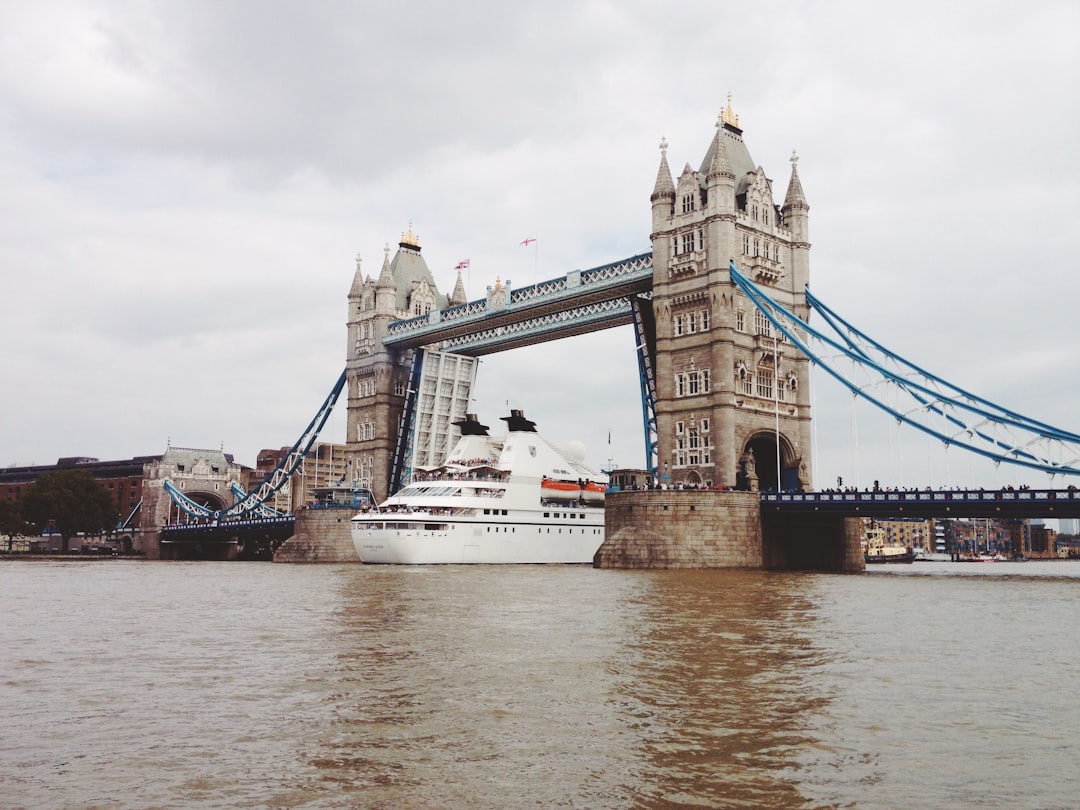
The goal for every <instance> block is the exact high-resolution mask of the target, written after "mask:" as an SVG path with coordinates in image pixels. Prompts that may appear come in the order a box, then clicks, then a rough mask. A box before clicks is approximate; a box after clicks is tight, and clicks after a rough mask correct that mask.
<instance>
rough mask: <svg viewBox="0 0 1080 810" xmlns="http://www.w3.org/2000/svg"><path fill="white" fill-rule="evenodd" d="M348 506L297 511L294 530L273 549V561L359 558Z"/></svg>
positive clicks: (344, 560)
mask: <svg viewBox="0 0 1080 810" xmlns="http://www.w3.org/2000/svg"><path fill="white" fill-rule="evenodd" d="M355 513H356V510H355V509H353V508H349V509H303V510H301V511H299V512H297V513H296V529H295V534H293V536H292V537H290V538H289V539H288V540H286V541H285V542H284V543H282V544H281V546H280V547H279V548H278V550H277V551H275V552H274V562H291V563H344V562H355V563H358V562H360V557H359V555H358V554H357V553H356V546H354V545H353V541H352V534H351V532H350V527H351V524H350V523H349V519H350V518H351V517H352V516H353V515H354V514H355Z"/></svg>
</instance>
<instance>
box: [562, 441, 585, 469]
mask: <svg viewBox="0 0 1080 810" xmlns="http://www.w3.org/2000/svg"><path fill="white" fill-rule="evenodd" d="M566 458H567V460H568V461H570V462H573V463H575V464H578V463H580V462H582V461H584V460H585V444H584V442H579V441H578V440H576V439H575V440H573V441H571V442H567V443H566Z"/></svg>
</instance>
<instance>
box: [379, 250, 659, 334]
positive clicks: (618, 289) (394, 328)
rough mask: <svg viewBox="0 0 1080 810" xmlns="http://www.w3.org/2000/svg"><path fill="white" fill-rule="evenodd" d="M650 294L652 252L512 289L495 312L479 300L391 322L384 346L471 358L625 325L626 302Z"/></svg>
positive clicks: (629, 316) (628, 312)
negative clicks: (439, 347) (434, 348)
mask: <svg viewBox="0 0 1080 810" xmlns="http://www.w3.org/2000/svg"><path fill="white" fill-rule="evenodd" d="M651 290H652V253H651V252H647V253H640V254H638V255H636V256H631V257H629V258H627V259H623V260H620V261H618V262H612V263H611V264H607V265H603V266H601V267H594V268H592V269H591V270H579V271H574V272H573V273H568V274H567V275H566V276H563V277H560V278H557V279H551V280H550V281H545V282H540V283H537V284H533V285H530V286H528V287H524V288H521V289H515V290H513V291H511V292H510V296H509V300H508V301H507V302H506V304H505V305H504V306H502V307H499V308H495V309H491V308H489V305H488V302H487V300H486V299H480V300H478V301H473V302H470V303H468V304H462V305H460V306H457V307H451V308H450V309H446V310H432V311H431V312H430V313H428V314H427V315H421V316H418V317H416V318H410V319H408V320H403V321H395V322H393V323H392V324H391V325H390V331H389V333H388V334H387V335H386V337H384V338H383V344H384V345H386V346H390V347H393V348H396V349H415V348H419V347H421V346H427V345H431V344H434V343H442V342H449V345H448V350H449V351H453V352H456V353H458V354H466V355H473V356H478V355H482V354H489V353H491V352H496V351H505V350H507V349H513V348H517V347H518V346H525V345H529V344H531V343H536V342H539V341H543V340H551V339H553V338H556V337H558V338H563V337H571V336H574V335H578V334H584V333H586V332H593V331H597V330H598V329H607V328H611V327H614V326H622V325H624V324H627V323H630V322H631V320H632V317H633V316H632V314H631V310H630V304H629V298H630V297H631V296H634V295H640V294H643V293H648V292H650V291H651Z"/></svg>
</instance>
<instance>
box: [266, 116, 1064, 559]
mask: <svg viewBox="0 0 1080 810" xmlns="http://www.w3.org/2000/svg"><path fill="white" fill-rule="evenodd" d="M790 163H791V168H790V174H789V177H788V181H787V186H786V191H785V193H784V196H783V199H782V201H781V202H777V200H776V198H775V195H774V187H773V180H772V179H771V178H770V176H769V175H768V174H767V173H766V172H765V170H764V169H763V168H762V167H761V166H760V165H758V164H756V163H755V162H754V161H753V159H752V158H751V156H750V152H749V149H748V147H747V145H746V143H745V142H744V140H743V130H742V129H741V127H740V126H739V123H738V119H737V117H736V116H735V115H734V113H733V112H732V110H731V105H730V100H729V102H728V106H727V108H726V109H725V110H724V111H723V112H722V113H721V115H720V117H719V119H718V120H717V122H716V126H715V131H714V133H713V135H712V137H711V138H710V140H709V144H708V147H707V149H706V151H705V155H704V157H703V159H702V161H701V162H700V164H699V165H698V168H696V169H695V168H693V167H691V165H690V164H689V163H687V164H685V165H684V167H683V169H682V170H681V171H680V172H679V173H678V174H677V175H675V174H673V173H672V171H671V169H670V166H669V164H668V144H667V142H666V141H664V140H662V141H661V143H660V161H659V166H658V169H657V175H656V180H655V183H654V186H653V189H652V193H651V195H650V198H649V199H650V204H651V210H652V223H651V234H650V240H651V250H649V251H647V252H644V253H639V254H637V255H634V256H630V257H628V258H625V259H621V260H618V261H613V262H610V263H608V264H604V265H601V266H599V267H594V268H591V269H587V270H571V271H568V272H567V273H565V274H564V275H562V276H559V277H557V278H554V279H550V280H548V281H543V282H540V283H536V284H532V285H529V286H526V287H522V288H520V289H514V288H512V287H511V284H510V283H509V282H506V283H505V284H504V283H502V282H501V281H499V280H496V282H495V284H493V285H492V286H490V287H488V289H487V293H486V295H485V296H484V297H483V298H481V299H479V300H476V301H471V302H470V301H468V300H466V296H465V292H464V285H463V283H462V279H461V272H460V266H459V268H458V277H457V283H456V284H455V286H454V289H453V290H452V291H451V292H450V293H449V294H444V293H442V292H440V291H439V289H438V287H437V285H436V283H435V280H434V277H433V276H432V274H431V272H430V270H429V268H428V266H427V263H426V260H425V259H424V258H423V256H422V252H421V246H420V239H419V237H418V236H417V235H416V234H415V233H414V232H413V229H412V226H411V225H410V227H409V230H408V232H406V233H403V234H402V237H401V241H400V242H399V243H398V249H397V251H396V253H395V254H394V256H393V258H391V255H390V248H389V246H387V247H386V248H385V250H384V256H383V263H382V267H381V268H380V271H379V273H378V276H377V277H376V278H373V277H372V276H371V275H365V274H364V272H363V271H362V263H361V260H360V259H359V258H357V262H356V270H355V274H354V277H353V282H352V285H351V287H350V290H349V294H348V320H347V335H348V337H347V341H348V351H347V360H346V367H345V371H344V372H343V374H342V377H341V378H340V379H339V381H338V383H337V385H336V386H335V389H334V392H333V393H332V396H331V397H330V398H328V401H327V403H325V404H324V406H323V409H322V411H321V412H320V414H321V415H320V416H319V417H317V419H316V421H318V427H321V423H322V421H324V420H325V415H326V414H327V413H328V412H329V409H330V408H332V407H333V403H334V402H336V400H337V396H338V394H339V393H346V397H347V403H348V417H347V437H346V443H347V449H348V455H349V459H350V465H351V469H352V477H353V480H352V483H353V485H355V486H357V487H361V488H364V489H368V490H371V491H372V492H373V493H374V495H375V497H376V498H377V499H379V500H382V499H383V498H385V497H386V496H387V495H388V494H389V493H391V492H394V491H396V490H397V489H399V488H400V487H401V486H402V485H403V484H405V483H407V482H408V480H409V478H410V474H411V467H412V465H414V464H415V465H431V466H434V465H437V464H439V463H441V462H442V460H443V459H444V458H445V456H446V455H447V453H448V452H449V450H450V449H451V448H452V446H453V444H454V443H455V441H456V439H457V434H456V428H455V427H454V422H457V421H459V420H460V419H461V418H462V417H463V416H464V415H465V413H466V410H467V408H468V406H469V402H470V401H471V399H472V398H473V397H472V393H473V391H472V388H473V382H474V379H475V373H476V362H477V361H476V358H477V357H479V356H481V355H485V354H490V353H493V352H499V351H508V350H512V349H515V348H518V347H521V346H526V345H532V344H536V343H541V342H544V341H549V340H555V339H560V338H564V337H570V336H574V335H580V334H585V333H588V332H593V331H597V330H601V329H607V328H611V327H615V326H621V325H625V324H633V326H634V339H635V343H634V346H633V347H630V346H628V347H627V348H628V354H629V352H630V350H631V349H632V350H633V351H634V352H635V354H636V360H637V363H638V371H639V377H640V380H641V408H642V425H643V434H644V451H645V452H644V465H643V466H644V467H645V468H646V470H647V471H648V474H649V475H650V476H651V478H652V481H653V483H654V488H653V489H651V490H649V491H647V492H626V493H616V494H615V496H609V500H608V509H607V514H608V521H607V523H608V525H607V539H606V540H605V543H604V547H602V548H601V552H600V553H598V555H597V564H599V565H668V564H670V565H691V566H709V565H718V566H725V565H739V566H766V567H768V566H772V567H790V566H796V567H825V568H834V569H849V568H859V567H861V563H862V558H861V554H860V553H858V536H857V531H856V529H855V528H854V523H853V522H852V521H853V519H854V518H856V517H857V516H859V515H862V514H866V512H865V511H864V510H866V509H867V508H871V509H872V510H877V509H878V508H879V507H880V508H889V509H891V508H894V507H895V508H903V509H907V508H910V507H912V506H913V505H918V506H919V507H920V508H922V509H924V511H925V510H926V509H930V508H931V507H933V508H938V507H941V508H945V509H948V508H953V507H958V506H959V505H960V501H961V500H963V502H964V503H965V504H967V505H968V506H972V507H974V505H975V500H976V499H972V500H971V501H970V502H969V501H967V500H966V499H956V498H953V499H951V500H952V504H951V505H949V504H945V503H944V500H943V501H942V503H940V504H939V503H937V502H935V501H934V500H933V499H929V500H926V501H925V502H924V501H923V500H922V499H921V498H915V499H913V501H911V502H907V501H906V499H898V500H896V501H895V502H890V499H885V500H884V501H882V502H881V503H879V502H878V500H877V499H876V498H871V499H868V500H866V501H862V500H861V499H858V498H853V499H843V498H841V499H840V500H836V499H833V498H832V497H828V498H825V499H822V498H821V497H820V495H821V493H814V487H813V481H812V463H811V462H812V459H811V437H810V426H811V417H812V414H811V400H810V369H811V366H812V365H813V366H817V367H820V368H821V369H822V370H823V371H825V372H826V373H828V374H830V375H832V376H834V377H836V378H837V379H839V380H841V382H842V383H843V384H844V385H846V386H847V387H848V388H849V389H850V390H851V391H852V392H853V394H854V395H855V396H861V397H864V398H865V399H866V400H867V401H870V402H872V403H873V404H874V405H876V406H877V407H879V408H880V409H881V410H883V411H885V412H887V413H889V415H890V416H891V417H893V418H895V419H896V420H897V421H898V422H902V423H904V424H907V425H909V426H911V427H913V428H914V429H916V430H921V431H923V432H925V433H927V434H929V435H931V436H933V437H935V438H937V439H938V440H940V441H942V442H944V443H946V444H947V445H949V446H955V447H959V448H962V449H965V450H967V451H970V452H972V453H976V454H979V455H982V456H984V457H989V458H991V459H993V460H995V461H996V462H1002V463H1007V464H1017V465H1020V466H1023V467H1026V468H1028V469H1039V470H1044V471H1046V472H1049V473H1052V474H1061V475H1080V436H1078V435H1077V434H1074V433H1071V432H1068V431H1064V430H1059V429H1056V428H1052V427H1050V426H1048V425H1045V424H1042V423H1040V422H1038V421H1036V420H1032V419H1028V418H1025V417H1022V416H1020V415H1018V414H1015V413H1013V412H1011V411H1008V410H1007V409H1004V408H1000V407H999V406H995V405H993V404H992V403H989V402H987V401H986V400H983V399H980V398H978V397H976V396H974V395H972V394H969V393H968V392H965V391H963V390H961V389H959V388H957V387H956V386H952V385H950V384H949V383H947V382H946V381H944V380H942V379H940V378H938V377H934V376H933V375H930V374H929V373H928V372H925V371H924V370H923V369H921V368H920V367H918V366H916V365H914V364H912V363H909V362H908V361H906V360H904V359H903V358H900V357H898V356H897V355H895V354H893V353H891V352H889V351H888V350H887V349H885V348H884V347H883V346H881V345H880V344H879V343H876V342H874V341H873V340H872V339H870V338H869V337H868V336H866V335H865V334H863V333H860V332H858V331H857V330H855V329H854V328H853V327H851V326H850V325H849V324H847V323H846V322H845V321H844V320H843V319H842V318H840V317H839V315H838V314H837V313H835V312H833V311H832V310H829V309H828V308H827V307H826V306H825V305H824V304H823V302H821V301H820V300H819V299H817V298H816V297H814V296H813V295H811V294H810V292H809V281H810V263H809V252H810V241H809V211H810V206H809V204H808V202H807V198H806V195H805V193H804V191H803V187H802V182H801V180H800V178H799V173H798V156H797V155H796V154H795V153H794V152H793V153H792V156H791V160H790ZM812 314H813V315H815V318H816V320H820V321H822V326H821V327H818V326H811V325H810V320H811V315H812ZM828 328H831V329H833V330H834V331H833V333H832V334H829V333H827V332H826V330H827V329H828ZM816 347H822V348H816ZM837 358H840V359H841V360H842V363H843V365H844V366H849V365H850V366H855V367H857V368H859V369H860V370H861V372H862V373H863V374H865V375H868V378H867V379H859V378H857V377H856V376H855V375H852V374H851V373H849V372H847V371H844V370H842V369H841V363H840V362H838V361H837ZM882 391H885V393H884V394H883V393H881V392H882ZM314 426H315V422H313V423H312V426H309V429H308V433H307V434H305V435H306V437H307V438H306V441H307V442H310V440H312V439H313V438H314V435H313V434H312V429H313V427H314ZM317 429H318V428H315V432H317ZM296 449H297V451H298V452H297V453H294V454H292V456H293V457H298V454H299V452H300V451H301V450H302V449H303V447H301V444H300V443H298V446H297V448H296ZM282 478H283V475H281V474H279V475H277V477H276V479H275V480H280V479H282ZM269 480H270V479H268V481H269ZM266 486H267V485H265V484H264V487H263V488H260V490H259V492H260V493H261V492H263V491H264V490H265V489H266ZM271 489H272V485H271ZM704 493H708V494H707V495H706V494H704ZM761 493H766V494H765V495H762V494H761ZM770 493H771V494H770ZM810 494H814V495H815V499H813V500H807V496H809V495H810ZM262 497H263V496H262V495H256V496H253V497H248V498H247V499H246V501H245V502H246V503H250V504H252V505H254V504H257V503H259V502H261V498H262ZM902 500H903V501H905V502H904V503H902V504H901V503H900V501H902ZM1052 500H1053V499H1050V498H1047V499H1044V500H1042V501H1041V502H1038V503H1036V502H1035V501H1030V502H1028V503H1027V504H1022V506H1024V507H1030V506H1031V505H1032V504H1036V506H1038V507H1039V508H1043V507H1046V506H1047V505H1049V504H1050V503H1051V501H1052ZM1063 501H1067V502H1068V503H1069V504H1072V503H1073V501H1072V499H1071V496H1069V497H1066V498H1064V499H1063ZM882 504H884V505H885V506H882ZM943 504H944V505H943ZM985 505H986V504H980V506H985ZM245 508H246V507H245ZM252 508H254V506H253V507H252ZM1069 508H1072V507H1071V506H1070V507H1069ZM874 513H875V514H879V513H878V512H877V511H874ZM675 516H678V517H677V518H676V519H674V520H673V518H675ZM845 521H846V522H845ZM796 535H798V538H796ZM793 538H796V539H793ZM672 544H675V545H679V544H682V545H683V546H684V548H672ZM687 549H690V551H687ZM808 549H810V550H809V551H808ZM815 549H816V550H815ZM684 552H685V553H684Z"/></svg>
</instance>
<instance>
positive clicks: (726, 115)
mask: <svg viewBox="0 0 1080 810" xmlns="http://www.w3.org/2000/svg"><path fill="white" fill-rule="evenodd" d="M720 120H721V121H723V122H724V123H725V124H731V125H732V126H733V127H737V126H738V125H739V116H737V115H736V114H735V111H734V110H732V109H731V91H728V94H727V107H726V108H725V109H724V111H723V112H722V113H720Z"/></svg>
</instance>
